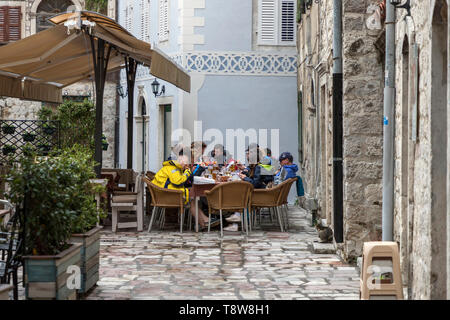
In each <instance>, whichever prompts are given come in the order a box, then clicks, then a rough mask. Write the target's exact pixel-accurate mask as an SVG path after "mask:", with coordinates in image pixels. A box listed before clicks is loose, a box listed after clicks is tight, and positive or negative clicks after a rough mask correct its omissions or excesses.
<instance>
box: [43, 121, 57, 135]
mask: <svg viewBox="0 0 450 320" xmlns="http://www.w3.org/2000/svg"><path fill="white" fill-rule="evenodd" d="M42 131H44V133H45V134H48V135H52V134H54V133H55V131H56V127H55V125H53V124H52V123H51V122H44V123H43V124H42Z"/></svg>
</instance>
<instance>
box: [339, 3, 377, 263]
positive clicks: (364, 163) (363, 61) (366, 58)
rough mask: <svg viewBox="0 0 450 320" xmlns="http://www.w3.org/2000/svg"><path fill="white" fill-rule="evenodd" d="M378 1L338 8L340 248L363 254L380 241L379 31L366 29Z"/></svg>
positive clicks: (349, 253)
mask: <svg viewBox="0 0 450 320" xmlns="http://www.w3.org/2000/svg"><path fill="white" fill-rule="evenodd" d="M376 3H378V1H360V0H347V1H344V6H343V15H344V17H343V58H344V59H343V62H344V75H343V78H344V89H343V96H344V104H343V122H344V123H343V130H344V164H343V165H344V248H345V249H344V250H345V257H346V258H349V259H350V258H354V257H357V256H360V255H361V254H362V246H363V242H365V241H375V240H381V202H382V185H381V182H382V181H381V180H382V162H383V161H382V156H383V153H382V152H383V151H382V146H383V138H382V135H383V128H382V118H383V87H384V83H383V79H384V77H383V67H382V63H381V61H382V57H380V53H379V52H378V50H376V47H375V45H374V43H375V42H376V40H377V38H378V34H379V33H380V31H381V30H379V29H378V30H377V29H374V30H369V29H368V28H367V27H366V21H367V19H368V14H367V9H368V7H369V6H370V5H371V4H376Z"/></svg>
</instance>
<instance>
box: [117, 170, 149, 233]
mask: <svg viewBox="0 0 450 320" xmlns="http://www.w3.org/2000/svg"><path fill="white" fill-rule="evenodd" d="M142 179H143V177H142V175H138V176H137V177H136V187H135V189H136V192H130V191H125V192H122V191H116V192H114V193H113V195H112V198H111V210H112V231H113V232H116V230H117V229H118V228H133V227H137V231H142V230H143V229H144V207H143V189H144V188H143V186H142V183H143V182H142ZM121 211H135V212H136V221H133V222H119V215H120V212H121Z"/></svg>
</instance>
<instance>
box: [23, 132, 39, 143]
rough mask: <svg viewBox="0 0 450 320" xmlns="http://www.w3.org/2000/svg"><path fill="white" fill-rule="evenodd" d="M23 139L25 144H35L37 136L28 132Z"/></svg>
mask: <svg viewBox="0 0 450 320" xmlns="http://www.w3.org/2000/svg"><path fill="white" fill-rule="evenodd" d="M22 139H23V141H25V142H33V141H34V139H36V134H35V133H31V132H26V133H24V134H23V135H22Z"/></svg>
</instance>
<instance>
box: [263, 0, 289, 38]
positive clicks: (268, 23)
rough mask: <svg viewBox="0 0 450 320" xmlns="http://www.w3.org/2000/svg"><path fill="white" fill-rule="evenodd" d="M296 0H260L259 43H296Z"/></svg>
mask: <svg viewBox="0 0 450 320" xmlns="http://www.w3.org/2000/svg"><path fill="white" fill-rule="evenodd" d="M295 13H296V1H295V0H281V1H280V0H259V15H258V44H260V45H295V41H296V37H295V30H296V22H295Z"/></svg>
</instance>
